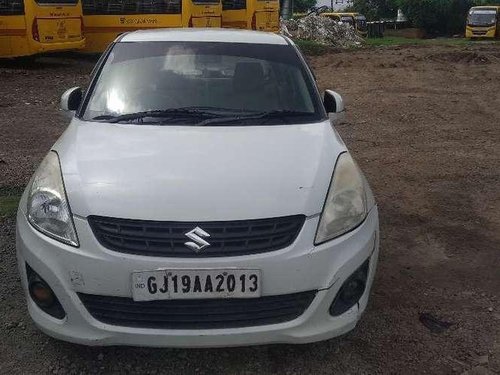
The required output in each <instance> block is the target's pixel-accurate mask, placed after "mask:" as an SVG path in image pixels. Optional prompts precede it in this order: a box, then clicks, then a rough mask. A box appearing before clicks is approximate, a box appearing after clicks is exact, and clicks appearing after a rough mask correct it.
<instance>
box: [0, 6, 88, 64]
mask: <svg viewBox="0 0 500 375" xmlns="http://www.w3.org/2000/svg"><path fill="white" fill-rule="evenodd" d="M81 15H82V7H81V3H80V1H79V0H58V1H57V2H54V1H53V0H12V1H11V0H0V57H20V56H30V55H35V54H37V53H42V52H51V51H61V50H71V49H77V48H81V47H83V45H84V43H85V39H84V37H83V35H82V17H81Z"/></svg>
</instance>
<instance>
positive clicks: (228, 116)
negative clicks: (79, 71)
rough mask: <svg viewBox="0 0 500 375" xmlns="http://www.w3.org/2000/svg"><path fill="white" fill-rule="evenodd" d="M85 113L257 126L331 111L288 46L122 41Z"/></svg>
mask: <svg viewBox="0 0 500 375" xmlns="http://www.w3.org/2000/svg"><path fill="white" fill-rule="evenodd" d="M81 117H82V118H83V119H84V120H94V121H103V122H126V123H140V124H144V123H147V124H161V125H169V124H176V125H179V124H181V125H198V124H199V125H219V126H231V125H246V124H248V125H252V124H265V125H267V124H270V125H272V124H289V123H307V122H317V121H320V120H323V119H324V118H326V115H325V112H324V110H323V108H322V105H321V102H320V98H319V95H318V92H317V89H316V86H315V84H314V82H313V80H312V79H311V75H310V73H309V72H308V70H307V69H306V67H305V65H304V63H303V62H302V60H301V59H300V57H299V56H298V54H297V53H296V51H295V49H294V48H293V47H292V46H289V45H269V44H248V43H211V42H136V43H132V42H122V43H117V44H116V45H115V46H114V47H113V49H112V50H111V52H110V53H109V56H108V57H107V60H106V62H105V63H104V65H103V68H102V71H101V73H100V74H99V76H98V77H97V81H96V83H95V87H94V89H93V90H92V92H91V93H90V98H89V99H88V101H87V105H86V106H85V108H84V109H83V116H81Z"/></svg>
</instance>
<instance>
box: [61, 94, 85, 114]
mask: <svg viewBox="0 0 500 375" xmlns="http://www.w3.org/2000/svg"><path fill="white" fill-rule="evenodd" d="M82 98H83V91H82V89H81V88H80V87H72V88H70V89H69V90H66V91H65V92H64V94H62V95H61V110H63V111H64V112H65V113H67V114H68V116H70V117H73V116H74V114H75V111H76V110H77V109H78V107H79V106H80V103H81V102H82Z"/></svg>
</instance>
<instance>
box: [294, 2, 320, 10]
mask: <svg viewBox="0 0 500 375" xmlns="http://www.w3.org/2000/svg"><path fill="white" fill-rule="evenodd" d="M314 6H316V0H293V12H294V13H303V12H307V11H308V10H309V9H311V8H312V7H314Z"/></svg>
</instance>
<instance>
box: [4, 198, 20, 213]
mask: <svg viewBox="0 0 500 375" xmlns="http://www.w3.org/2000/svg"><path fill="white" fill-rule="evenodd" d="M20 198H21V196H0V218H1V217H11V216H15V214H16V211H17V206H18V204H19V199H20Z"/></svg>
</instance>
